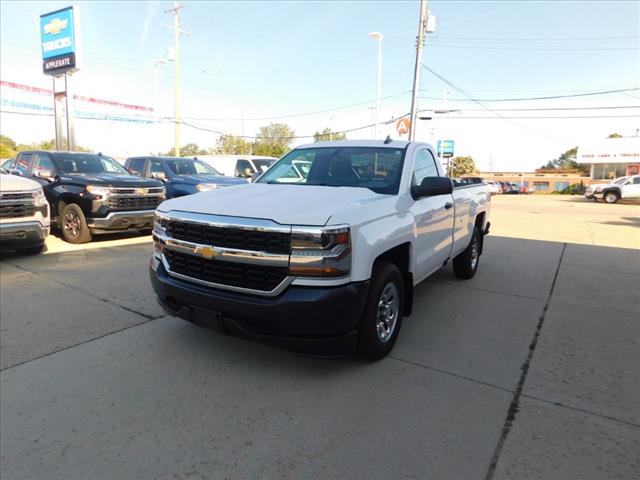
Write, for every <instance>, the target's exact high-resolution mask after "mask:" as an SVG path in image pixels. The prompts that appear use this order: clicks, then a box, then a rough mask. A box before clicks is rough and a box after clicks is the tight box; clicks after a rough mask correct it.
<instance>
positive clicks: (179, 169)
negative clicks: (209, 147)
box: [167, 158, 220, 175]
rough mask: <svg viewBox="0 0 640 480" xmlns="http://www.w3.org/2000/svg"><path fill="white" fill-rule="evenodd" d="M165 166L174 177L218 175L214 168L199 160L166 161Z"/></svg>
mask: <svg viewBox="0 0 640 480" xmlns="http://www.w3.org/2000/svg"><path fill="white" fill-rule="evenodd" d="M167 165H168V166H169V169H170V170H171V171H172V172H173V174H174V175H220V172H218V171H217V170H216V169H215V168H213V167H212V166H210V165H208V164H206V163H204V162H201V161H200V160H191V159H184V158H181V159H175V160H167Z"/></svg>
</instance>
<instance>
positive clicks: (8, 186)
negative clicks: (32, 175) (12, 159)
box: [0, 173, 40, 192]
mask: <svg viewBox="0 0 640 480" xmlns="http://www.w3.org/2000/svg"><path fill="white" fill-rule="evenodd" d="M38 187H40V184H39V183H38V182H36V181H34V180H30V179H28V178H24V177H21V176H20V175H5V174H4V173H2V174H0V191H2V192H20V191H23V190H35V189H37V188H38Z"/></svg>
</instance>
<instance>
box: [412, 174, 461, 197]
mask: <svg viewBox="0 0 640 480" xmlns="http://www.w3.org/2000/svg"><path fill="white" fill-rule="evenodd" d="M451 192H453V182H452V181H451V179H450V178H449V177H425V178H423V179H422V183H421V184H420V185H412V186H411V197H413V199H414V200H418V199H419V198H422V197H435V196H436V195H448V194H450V193H451Z"/></svg>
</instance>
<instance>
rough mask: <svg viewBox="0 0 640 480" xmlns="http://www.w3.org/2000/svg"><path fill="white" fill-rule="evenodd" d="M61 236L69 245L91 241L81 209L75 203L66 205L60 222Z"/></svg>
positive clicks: (89, 231)
mask: <svg viewBox="0 0 640 480" xmlns="http://www.w3.org/2000/svg"><path fill="white" fill-rule="evenodd" d="M60 230H62V236H63V237H64V239H65V240H66V241H67V242H69V243H75V244H79V243H87V242H90V241H91V230H89V227H88V226H87V220H86V219H85V218H84V213H83V212H82V209H81V208H80V207H79V206H78V205H76V204H75V203H70V204H69V205H66V206H65V207H64V209H63V210H62V216H61V220H60Z"/></svg>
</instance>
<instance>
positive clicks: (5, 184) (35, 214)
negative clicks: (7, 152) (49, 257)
mask: <svg viewBox="0 0 640 480" xmlns="http://www.w3.org/2000/svg"><path fill="white" fill-rule="evenodd" d="M49 226H50V215H49V203H48V202H47V199H46V198H45V196H44V193H43V191H42V187H41V186H40V184H39V183H37V182H35V181H33V180H29V179H28V178H23V177H19V176H17V175H5V174H3V173H0V248H2V249H10V250H16V251H18V252H20V253H26V254H35V253H40V252H41V251H42V249H43V248H44V242H45V239H46V238H47V236H48V235H49Z"/></svg>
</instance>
